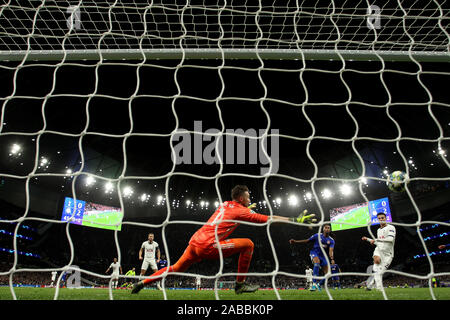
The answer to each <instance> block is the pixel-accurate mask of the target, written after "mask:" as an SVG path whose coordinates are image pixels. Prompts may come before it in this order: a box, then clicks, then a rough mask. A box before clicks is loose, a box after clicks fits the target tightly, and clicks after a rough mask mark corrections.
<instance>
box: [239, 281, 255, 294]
mask: <svg viewBox="0 0 450 320" xmlns="http://www.w3.org/2000/svg"><path fill="white" fill-rule="evenodd" d="M258 289H259V285H257V284H254V285H251V284H246V283H245V282H236V286H235V287H234V292H235V293H236V294H241V293H244V292H255V291H256V290H258Z"/></svg>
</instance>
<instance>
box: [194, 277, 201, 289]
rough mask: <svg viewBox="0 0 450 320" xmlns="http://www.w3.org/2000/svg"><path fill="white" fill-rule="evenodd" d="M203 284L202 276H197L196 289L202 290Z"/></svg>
mask: <svg viewBox="0 0 450 320" xmlns="http://www.w3.org/2000/svg"><path fill="white" fill-rule="evenodd" d="M201 285H202V278H201V277H200V276H197V277H196V278H195V289H197V290H200V288H201Z"/></svg>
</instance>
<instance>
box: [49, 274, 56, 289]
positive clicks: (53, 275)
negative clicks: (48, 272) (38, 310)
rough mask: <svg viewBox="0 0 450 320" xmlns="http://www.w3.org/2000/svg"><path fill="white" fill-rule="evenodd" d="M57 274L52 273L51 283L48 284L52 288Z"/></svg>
mask: <svg viewBox="0 0 450 320" xmlns="http://www.w3.org/2000/svg"><path fill="white" fill-rule="evenodd" d="M57 274H58V272H56V271H52V283H50V287H53V286H54V285H55V280H56V275H57Z"/></svg>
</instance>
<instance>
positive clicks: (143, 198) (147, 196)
mask: <svg viewBox="0 0 450 320" xmlns="http://www.w3.org/2000/svg"><path fill="white" fill-rule="evenodd" d="M149 198H150V195H149V194H146V193H143V194H142V195H141V196H140V198H139V199H141V201H142V202H144V201H148V199H149Z"/></svg>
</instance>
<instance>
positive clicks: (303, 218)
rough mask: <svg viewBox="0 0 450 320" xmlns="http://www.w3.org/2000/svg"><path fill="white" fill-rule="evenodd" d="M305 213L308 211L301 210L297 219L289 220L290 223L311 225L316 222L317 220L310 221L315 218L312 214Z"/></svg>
mask: <svg viewBox="0 0 450 320" xmlns="http://www.w3.org/2000/svg"><path fill="white" fill-rule="evenodd" d="M306 213H308V210H303V212H302V213H300V215H299V216H298V217H297V218H291V219H290V220H291V221H292V222H298V223H312V222H316V221H317V219H312V218H313V217H315V216H316V215H315V214H314V213H311V214H309V215H306Z"/></svg>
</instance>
